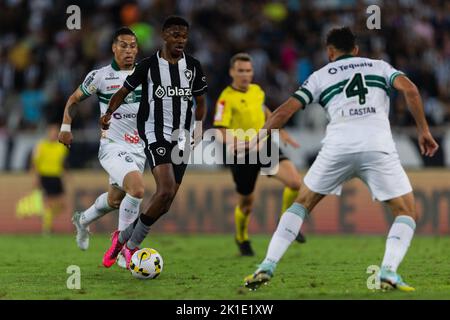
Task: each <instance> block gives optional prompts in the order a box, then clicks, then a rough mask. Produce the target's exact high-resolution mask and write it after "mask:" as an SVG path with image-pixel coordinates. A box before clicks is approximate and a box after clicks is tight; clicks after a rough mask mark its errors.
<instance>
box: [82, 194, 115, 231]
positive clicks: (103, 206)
mask: <svg viewBox="0 0 450 320" xmlns="http://www.w3.org/2000/svg"><path fill="white" fill-rule="evenodd" d="M113 210H114V208H111V207H110V206H109V205H108V192H105V193H103V194H101V195H99V196H98V198H97V199H95V202H94V204H93V205H92V206H90V207H89V208H88V209H86V210H85V211H84V212H83V213H82V214H81V217H80V223H81V224H82V225H83V226H84V227H87V226H88V225H90V224H91V223H92V222H94V221H95V220H97V219H98V218H100V217H103V216H104V215H105V214H107V213H108V212H111V211H113Z"/></svg>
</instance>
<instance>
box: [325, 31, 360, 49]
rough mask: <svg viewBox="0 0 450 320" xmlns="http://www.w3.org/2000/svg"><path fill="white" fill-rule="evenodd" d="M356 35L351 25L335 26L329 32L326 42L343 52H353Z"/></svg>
mask: <svg viewBox="0 0 450 320" xmlns="http://www.w3.org/2000/svg"><path fill="white" fill-rule="evenodd" d="M355 40H356V37H355V35H354V34H353V32H352V30H350V28H349V27H342V28H334V29H331V30H330V31H329V32H328V34H327V41H326V44H327V46H328V45H332V46H334V47H335V48H336V49H338V50H340V51H342V52H351V51H352V50H353V48H355Z"/></svg>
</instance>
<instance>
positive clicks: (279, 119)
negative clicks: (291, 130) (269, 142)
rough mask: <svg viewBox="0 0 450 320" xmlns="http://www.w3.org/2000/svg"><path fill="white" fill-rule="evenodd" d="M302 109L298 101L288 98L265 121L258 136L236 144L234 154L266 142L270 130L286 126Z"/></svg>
mask: <svg viewBox="0 0 450 320" xmlns="http://www.w3.org/2000/svg"><path fill="white" fill-rule="evenodd" d="M303 107H304V106H303V104H302V103H301V102H300V101H299V100H297V99H295V98H292V97H290V98H289V99H287V100H286V101H285V102H284V103H283V104H282V105H280V106H279V107H278V108H277V109H276V110H275V111H274V112H273V113H272V115H271V116H270V117H269V118H268V119H267V120H266V123H265V124H264V127H263V128H262V129H261V130H259V133H258V136H256V137H255V138H253V139H252V140H251V141H250V142H242V143H238V144H236V145H235V148H234V152H235V153H237V154H239V153H241V152H243V151H245V150H252V149H254V148H257V147H258V143H259V141H264V140H266V139H267V137H268V135H269V134H270V131H271V130H273V129H280V128H282V127H283V126H284V125H285V124H286V122H287V121H288V120H289V119H290V118H291V117H292V116H293V115H294V113H296V112H297V111H298V110H299V109H301V108H303ZM242 144H244V145H242Z"/></svg>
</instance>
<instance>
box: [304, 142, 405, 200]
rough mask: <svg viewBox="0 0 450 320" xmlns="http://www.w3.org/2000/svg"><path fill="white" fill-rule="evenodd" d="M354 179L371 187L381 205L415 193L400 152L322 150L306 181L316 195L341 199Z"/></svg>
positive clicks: (373, 194) (305, 178)
mask: <svg viewBox="0 0 450 320" xmlns="http://www.w3.org/2000/svg"><path fill="white" fill-rule="evenodd" d="M352 178H359V179H361V180H362V181H363V182H364V183H365V184H366V185H367V186H368V188H369V190H370V192H371V194H372V198H373V199H377V200H379V201H386V200H390V199H393V198H397V197H400V196H402V195H405V194H407V193H410V192H411V191H412V187H411V183H410V182H409V179H408V176H407V175H406V173H405V170H404V169H403V167H402V165H401V163H400V159H399V157H398V154H397V152H393V153H385V152H379V151H369V152H358V153H348V154H335V153H332V152H329V151H324V150H321V151H320V152H319V155H318V156H317V158H316V160H315V161H314V163H313V164H312V166H311V168H310V169H309V170H308V172H307V173H306V175H305V177H304V179H303V181H304V183H305V185H306V186H307V187H308V188H309V189H310V190H311V191H314V192H316V193H320V194H337V195H340V194H341V191H342V184H343V183H344V182H345V181H347V180H350V179H352Z"/></svg>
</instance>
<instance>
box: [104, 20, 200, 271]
mask: <svg viewBox="0 0 450 320" xmlns="http://www.w3.org/2000/svg"><path fill="white" fill-rule="evenodd" d="M188 33H189V24H188V22H187V21H186V20H184V19H183V18H181V17H177V16H171V17H169V18H167V19H166V20H165V22H164V24H163V27H162V37H163V40H164V45H163V47H162V49H161V50H158V51H157V52H156V53H155V54H153V55H152V56H151V57H148V58H145V59H143V60H142V61H141V62H140V63H139V64H138V65H137V66H136V69H135V71H134V72H133V74H131V75H130V76H128V77H127V79H126V81H125V83H124V85H123V87H122V88H121V89H120V90H119V91H117V93H116V94H114V95H113V96H112V98H111V101H110V103H109V108H108V110H107V111H106V113H105V115H103V116H102V117H101V118H100V123H101V125H102V128H103V129H105V130H106V129H108V125H109V120H110V119H111V114H112V113H113V112H114V111H115V110H116V109H117V108H119V106H120V104H121V103H122V102H123V101H124V99H125V97H126V96H127V95H128V94H129V93H130V92H131V91H133V90H134V89H135V88H136V87H137V86H139V85H140V84H142V98H141V102H140V107H139V112H138V116H137V126H138V131H139V135H140V137H141V138H142V140H143V141H144V142H145V146H146V148H145V153H146V156H147V159H148V162H149V164H150V167H151V170H152V174H153V176H154V178H155V181H156V192H155V193H154V194H153V196H152V198H151V199H150V202H149V204H148V207H147V209H146V210H145V212H144V213H141V215H140V217H139V219H138V220H137V222H136V223H135V224H134V225H130V227H129V228H127V229H125V230H124V231H122V232H120V234H119V232H116V233H115V234H114V235H113V239H112V246H111V248H110V250H108V251H107V252H106V254H105V256H106V255H108V254H109V255H110V257H111V258H114V255H117V254H118V252H119V251H120V250H121V249H122V248H123V254H124V256H125V258H126V259H127V265H128V264H129V259H131V255H132V254H133V253H134V252H135V251H136V250H137V249H138V246H139V245H140V244H141V243H142V241H143V240H144V238H145V236H146V235H147V233H148V231H149V229H150V226H151V225H152V224H153V223H155V221H157V220H158V219H159V218H160V217H161V216H162V215H163V214H164V213H166V212H167V211H168V210H169V208H170V206H171V204H172V202H173V199H174V197H175V195H176V193H177V191H178V188H179V186H180V184H181V181H182V178H183V175H184V172H185V170H186V166H187V160H186V161H185V162H184V161H183V162H182V163H181V164H180V163H178V162H177V161H174V159H172V157H171V155H172V154H173V153H175V154H177V155H178V156H179V157H182V156H183V155H184V159H187V158H188V157H186V153H188V152H189V143H187V142H188V141H189V139H190V137H191V135H192V132H193V123H194V120H197V121H201V120H203V119H204V116H205V114H206V105H205V96H204V95H205V93H206V91H207V84H206V79H205V76H204V74H203V71H202V67H201V65H200V62H199V61H198V60H196V59H195V58H193V57H191V56H189V55H187V54H186V53H184V48H185V46H186V43H187V40H188ZM194 100H195V108H194ZM186 149H187V150H186ZM125 243H126V244H125Z"/></svg>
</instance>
